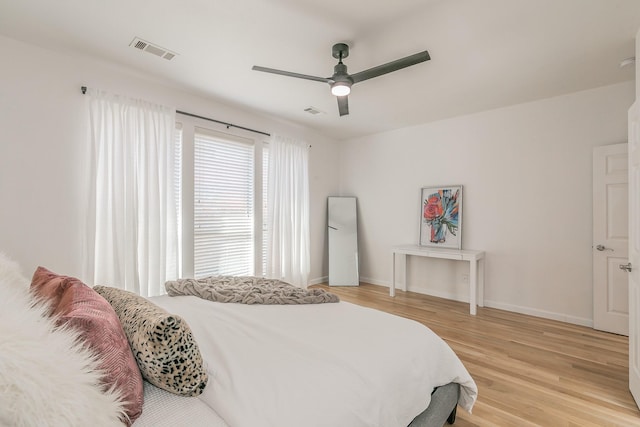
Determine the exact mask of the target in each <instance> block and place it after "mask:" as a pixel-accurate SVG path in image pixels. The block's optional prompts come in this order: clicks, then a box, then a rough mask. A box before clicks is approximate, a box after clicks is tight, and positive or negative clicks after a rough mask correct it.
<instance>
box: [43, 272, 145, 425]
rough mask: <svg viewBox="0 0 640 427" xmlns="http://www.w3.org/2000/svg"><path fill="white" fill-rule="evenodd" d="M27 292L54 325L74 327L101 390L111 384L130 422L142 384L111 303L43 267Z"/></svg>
mask: <svg viewBox="0 0 640 427" xmlns="http://www.w3.org/2000/svg"><path fill="white" fill-rule="evenodd" d="M31 291H32V292H33V293H34V294H35V295H36V296H37V297H40V298H41V299H43V300H44V301H46V302H47V303H49V305H50V310H51V311H50V314H51V315H52V316H56V317H57V320H56V322H57V324H58V325H59V326H60V325H68V326H71V327H72V328H74V329H76V330H78V331H79V332H80V333H81V336H82V337H83V338H84V340H85V342H86V345H87V346H88V347H89V348H90V349H91V350H92V351H93V352H94V353H95V354H96V355H97V356H98V357H99V360H100V368H101V369H102V370H103V371H104V372H105V375H104V377H103V381H104V386H105V389H107V390H108V389H110V388H111V387H115V388H116V389H117V390H119V391H120V393H121V394H122V397H123V400H124V401H125V402H126V405H125V412H126V414H127V415H128V416H129V420H123V421H124V422H126V423H127V424H128V425H130V424H131V423H133V422H134V421H135V420H136V419H137V418H138V417H139V416H140V414H141V413H142V403H143V393H144V392H143V385H142V376H141V374H140V370H139V369H138V365H137V364H136V361H135V359H134V357H133V354H132V353H131V348H130V347H129V342H128V341H127V337H126V335H125V334H124V331H123V330H122V325H121V324H120V320H119V319H118V316H117V315H116V313H115V311H114V310H113V308H112V307H111V305H110V304H109V303H108V302H107V300H105V299H104V298H103V297H102V296H100V295H99V294H98V293H97V292H96V291H94V290H93V289H91V288H90V287H88V286H87V285H85V284H84V283H82V282H81V281H80V280H78V279H76V278H74V277H67V276H60V275H58V274H55V273H53V272H51V271H49V270H47V269H46V268H44V267H38V269H37V270H36V272H35V273H34V274H33V280H32V281H31Z"/></svg>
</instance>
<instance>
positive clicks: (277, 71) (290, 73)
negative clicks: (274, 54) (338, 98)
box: [251, 65, 333, 83]
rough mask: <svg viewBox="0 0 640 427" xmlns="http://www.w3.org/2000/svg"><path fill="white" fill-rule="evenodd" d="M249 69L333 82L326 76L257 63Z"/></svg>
mask: <svg viewBox="0 0 640 427" xmlns="http://www.w3.org/2000/svg"><path fill="white" fill-rule="evenodd" d="M251 69H252V70H255V71H264V72H265V73H272V74H280V75H283V76H288V77H296V78H299V79H305V80H313V81H316V82H322V83H332V82H333V80H331V79H328V78H326V77H316V76H309V75H307V74H300V73H292V72H291V71H282V70H276V69H274V68H267V67H260V66H259V65H254V66H253V67H252V68H251Z"/></svg>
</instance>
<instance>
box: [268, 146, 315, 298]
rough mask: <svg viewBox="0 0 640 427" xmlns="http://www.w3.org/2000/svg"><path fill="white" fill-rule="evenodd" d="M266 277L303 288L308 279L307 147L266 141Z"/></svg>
mask: <svg viewBox="0 0 640 427" xmlns="http://www.w3.org/2000/svg"><path fill="white" fill-rule="evenodd" d="M268 199H269V200H268V211H269V215H268V224H269V225H268V228H267V230H268V232H267V236H268V237H267V248H268V251H267V252H268V255H267V277H270V278H275V279H280V280H283V281H285V282H288V283H291V284H292V285H295V286H299V287H302V288H306V287H307V284H308V279H309V147H308V145H307V144H306V143H304V142H302V141H294V140H291V139H287V138H284V137H282V136H279V135H273V136H272V138H271V141H270V143H269V187H268Z"/></svg>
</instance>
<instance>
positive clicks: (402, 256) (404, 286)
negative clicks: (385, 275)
mask: <svg viewBox="0 0 640 427" xmlns="http://www.w3.org/2000/svg"><path fill="white" fill-rule="evenodd" d="M400 274H401V275H402V282H401V283H402V286H401V288H402V290H403V291H405V292H406V291H407V254H400Z"/></svg>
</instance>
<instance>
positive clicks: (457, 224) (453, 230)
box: [420, 185, 462, 249]
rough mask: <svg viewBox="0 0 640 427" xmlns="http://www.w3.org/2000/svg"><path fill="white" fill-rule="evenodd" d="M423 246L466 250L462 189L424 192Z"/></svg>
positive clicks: (427, 190) (422, 216) (424, 190)
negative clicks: (463, 236) (464, 246)
mask: <svg viewBox="0 0 640 427" xmlns="http://www.w3.org/2000/svg"><path fill="white" fill-rule="evenodd" d="M420 245H422V246H437V247H440V248H450V249H462V185H451V186H440V187H423V188H422V189H421V191H420Z"/></svg>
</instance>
